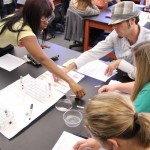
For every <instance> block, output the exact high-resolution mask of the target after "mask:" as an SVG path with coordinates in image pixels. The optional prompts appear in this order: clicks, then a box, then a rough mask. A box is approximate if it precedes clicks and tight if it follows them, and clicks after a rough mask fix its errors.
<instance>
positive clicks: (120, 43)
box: [64, 1, 150, 79]
mask: <svg viewBox="0 0 150 150" xmlns="http://www.w3.org/2000/svg"><path fill="white" fill-rule="evenodd" d="M111 13H112V15H111V21H110V23H109V24H110V25H112V28H113V29H114V30H113V31H112V32H111V33H110V34H109V35H108V36H107V38H106V39H105V40H104V41H101V42H99V43H98V44H97V45H96V46H95V47H93V48H92V49H90V50H89V51H86V52H84V53H83V54H81V55H80V56H79V57H78V58H77V59H76V60H75V61H74V62H73V63H72V64H70V65H69V66H67V67H66V68H64V71H66V72H68V71H70V70H72V69H74V68H80V67H81V66H83V65H85V64H86V63H88V62H90V61H93V60H96V59H100V58H102V57H103V56H105V55H107V54H108V53H110V52H111V51H113V50H114V51H115V55H116V57H117V61H115V62H112V63H111V64H110V65H109V67H108V68H107V70H106V72H105V74H106V75H111V73H112V71H113V70H114V69H116V68H119V69H120V70H122V71H124V72H126V73H128V75H129V77H131V78H133V79H134V77H135V67H134V65H133V58H132V54H131V48H132V47H134V46H135V45H137V44H138V43H140V42H143V41H147V40H150V30H148V29H146V28H144V27H140V26H139V25H138V21H139V13H140V12H139V11H138V10H137V8H136V5H135V3H134V2H132V1H124V2H120V3H117V4H116V5H114V6H113V7H112V10H111Z"/></svg>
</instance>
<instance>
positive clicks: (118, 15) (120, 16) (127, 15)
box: [111, 11, 139, 20]
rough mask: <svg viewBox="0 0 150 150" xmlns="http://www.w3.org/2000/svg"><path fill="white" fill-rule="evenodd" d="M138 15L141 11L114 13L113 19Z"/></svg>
mask: <svg viewBox="0 0 150 150" xmlns="http://www.w3.org/2000/svg"><path fill="white" fill-rule="evenodd" d="M138 15H139V12H138V11H134V12H131V13H129V14H114V15H112V17H111V19H117V20H118V19H128V18H134V17H136V16H138Z"/></svg>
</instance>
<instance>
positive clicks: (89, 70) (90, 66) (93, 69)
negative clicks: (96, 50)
mask: <svg viewBox="0 0 150 150" xmlns="http://www.w3.org/2000/svg"><path fill="white" fill-rule="evenodd" d="M107 67H108V65H107V64H105V63H104V62H103V61H100V60H95V61H92V62H89V63H87V64H86V65H84V66H82V67H81V68H80V69H78V70H77V72H79V73H82V74H84V75H87V76H89V77H92V78H95V79H98V80H101V81H104V82H106V81H107V80H108V79H109V78H110V77H112V76H113V75H115V74H116V73H117V71H116V70H114V72H113V74H112V75H111V76H109V77H108V76H106V75H104V73H105V71H106V69H107Z"/></svg>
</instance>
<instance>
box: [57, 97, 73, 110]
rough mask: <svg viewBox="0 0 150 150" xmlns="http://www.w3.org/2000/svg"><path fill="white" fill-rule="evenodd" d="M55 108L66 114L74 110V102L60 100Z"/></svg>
mask: <svg viewBox="0 0 150 150" xmlns="http://www.w3.org/2000/svg"><path fill="white" fill-rule="evenodd" d="M55 107H56V109H57V110H59V111H62V112H65V111H68V110H70V109H71V108H72V102H71V100H69V99H60V100H59V101H58V102H57V103H56V104H55Z"/></svg>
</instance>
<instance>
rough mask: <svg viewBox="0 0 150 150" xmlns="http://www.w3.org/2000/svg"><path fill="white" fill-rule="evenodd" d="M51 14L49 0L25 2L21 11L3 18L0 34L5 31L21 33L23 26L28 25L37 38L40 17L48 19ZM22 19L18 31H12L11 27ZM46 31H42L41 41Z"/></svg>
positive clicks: (29, 0)
mask: <svg viewBox="0 0 150 150" xmlns="http://www.w3.org/2000/svg"><path fill="white" fill-rule="evenodd" d="M51 14H52V6H51V3H50V1H49V0H27V1H26V3H25V5H24V7H23V9H21V10H19V11H18V12H16V13H15V14H14V15H13V16H10V17H7V18H4V19H3V20H1V22H4V27H3V28H2V30H1V32H0V34H2V33H3V32H4V31H5V30H6V29H8V30H10V31H11V32H18V35H19V33H20V31H23V27H24V26H25V25H29V26H30V28H31V29H32V31H33V33H34V34H35V35H36V36H38V34H39V26H40V22H41V17H42V16H44V17H49V16H51ZM21 18H22V19H23V24H22V27H21V28H20V29H16V30H14V29H13V25H14V24H15V23H16V22H18V21H19V20H20V19H21ZM46 34H47V31H46V29H44V31H43V40H45V37H46Z"/></svg>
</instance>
